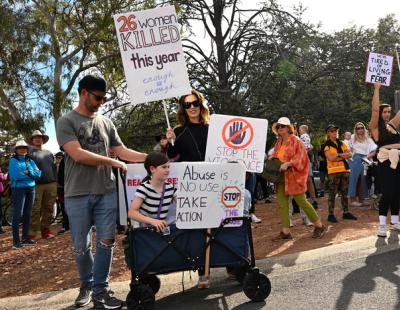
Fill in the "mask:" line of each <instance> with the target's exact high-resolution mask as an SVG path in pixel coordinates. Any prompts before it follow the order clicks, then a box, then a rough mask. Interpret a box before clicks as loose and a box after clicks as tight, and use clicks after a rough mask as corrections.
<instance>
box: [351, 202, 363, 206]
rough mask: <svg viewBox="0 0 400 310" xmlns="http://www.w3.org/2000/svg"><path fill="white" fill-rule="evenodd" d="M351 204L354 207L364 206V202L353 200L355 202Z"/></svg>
mask: <svg viewBox="0 0 400 310" xmlns="http://www.w3.org/2000/svg"><path fill="white" fill-rule="evenodd" d="M350 206H352V207H362V206H363V204H362V203H361V202H358V201H353V202H352V203H351V204H350Z"/></svg>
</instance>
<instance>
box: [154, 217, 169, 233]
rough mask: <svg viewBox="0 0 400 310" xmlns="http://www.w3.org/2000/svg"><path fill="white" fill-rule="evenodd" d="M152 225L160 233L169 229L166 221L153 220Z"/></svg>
mask: <svg viewBox="0 0 400 310" xmlns="http://www.w3.org/2000/svg"><path fill="white" fill-rule="evenodd" d="M150 225H153V226H154V227H155V228H157V230H158V231H159V232H163V231H164V229H165V228H167V226H168V225H167V222H166V221H164V220H157V219H152V221H151V222H150Z"/></svg>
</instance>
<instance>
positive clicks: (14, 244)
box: [12, 242, 22, 250]
mask: <svg viewBox="0 0 400 310" xmlns="http://www.w3.org/2000/svg"><path fill="white" fill-rule="evenodd" d="M12 248H13V249H15V250H19V249H21V248H22V244H21V242H13V245H12Z"/></svg>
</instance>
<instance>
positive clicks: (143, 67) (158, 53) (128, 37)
mask: <svg viewBox="0 0 400 310" xmlns="http://www.w3.org/2000/svg"><path fill="white" fill-rule="evenodd" d="M114 22H115V27H116V30H117V37H118V42H119V48H120V51H121V57H122V63H123V66H124V71H125V77H126V81H127V84H128V90H129V93H130V97H131V102H132V103H143V102H150V101H155V100H162V99H167V98H171V97H176V96H182V95H186V94H190V91H191V87H190V84H189V78H188V74H187V70H186V63H185V57H184V54H183V50H182V43H181V40H180V34H179V26H178V18H177V16H176V13H175V8H174V6H165V7H160V8H156V9H151V10H144V11H137V12H129V13H123V14H117V15H114Z"/></svg>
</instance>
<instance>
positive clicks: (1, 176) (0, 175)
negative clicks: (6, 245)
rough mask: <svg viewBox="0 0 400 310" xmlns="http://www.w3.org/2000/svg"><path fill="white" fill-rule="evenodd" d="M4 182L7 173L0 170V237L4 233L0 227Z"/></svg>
mask: <svg viewBox="0 0 400 310" xmlns="http://www.w3.org/2000/svg"><path fill="white" fill-rule="evenodd" d="M5 180H7V173H3V172H1V169H0V235H1V234H4V233H5V231H4V229H3V227H2V226H1V223H3V209H2V205H1V197H2V196H3V192H4V185H3V182H4V181H5Z"/></svg>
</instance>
